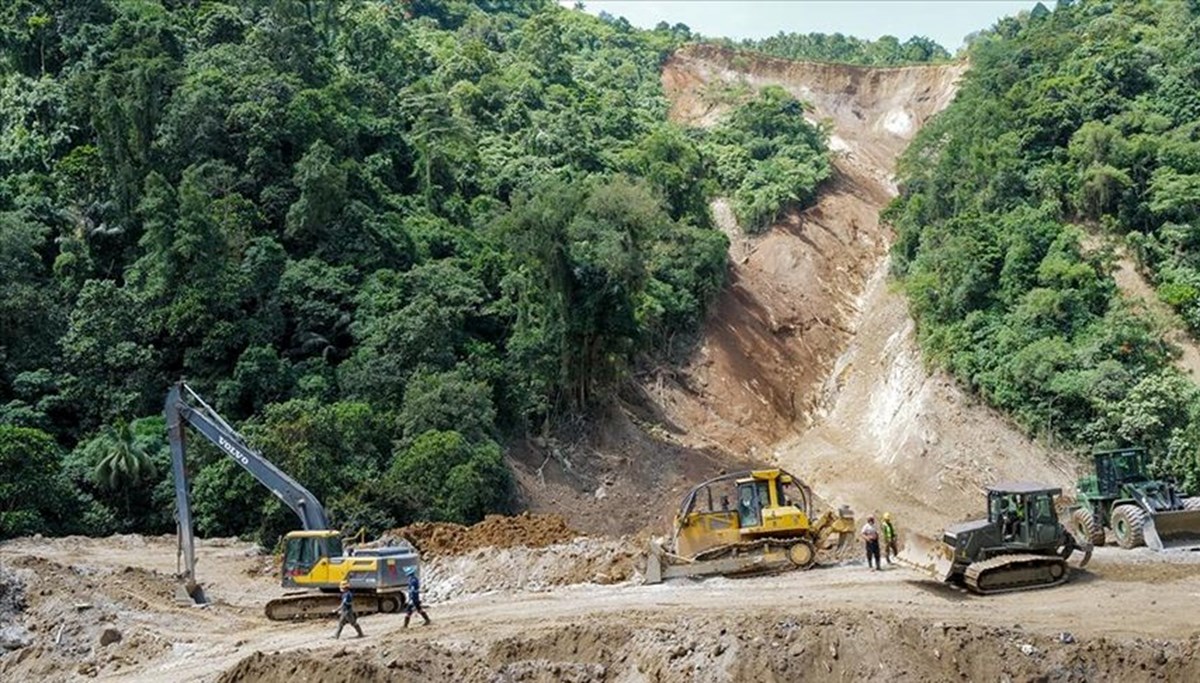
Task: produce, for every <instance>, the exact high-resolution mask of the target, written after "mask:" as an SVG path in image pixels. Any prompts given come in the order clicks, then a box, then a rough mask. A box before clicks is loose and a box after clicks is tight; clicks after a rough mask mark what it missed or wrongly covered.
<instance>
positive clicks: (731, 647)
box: [0, 536, 1200, 682]
mask: <svg viewBox="0 0 1200 683" xmlns="http://www.w3.org/2000/svg"><path fill="white" fill-rule="evenodd" d="M636 547H637V546H636V544H634V543H633V542H632V541H630V542H622V541H611V540H600V539H587V538H579V539H575V540H572V541H571V542H569V543H560V544H554V545H550V546H546V547H544V548H537V549H526V548H520V547H513V548H504V549H496V548H480V549H477V550H474V551H471V552H468V553H466V554H463V555H447V556H439V557H434V558H432V559H430V560H429V562H428V564H426V565H425V568H424V570H423V571H424V579H425V587H426V603H427V604H426V607H427V609H428V611H429V614H430V616H431V617H432V618H433V620H434V623H433V625H432V626H428V627H424V626H422V627H414V628H410V629H404V628H403V627H402V624H403V621H402V619H401V618H400V617H399V616H395V615H371V616H367V617H363V618H362V619H361V622H362V625H363V628H364V630H365V632H366V634H367V637H366V638H364V639H361V640H359V639H349V640H342V641H339V642H335V641H332V640H330V634H331V631H332V626H333V624H332V623H331V622H321V621H316V622H312V621H309V622H300V623H293V624H283V623H278V622H270V621H267V620H266V618H265V617H264V616H263V615H262V611H261V608H262V604H263V602H265V601H266V600H268V599H270V598H272V597H274V596H276V595H279V594H280V593H281V592H282V591H281V589H280V588H279V587H278V584H277V582H276V579H275V577H274V576H273V575H267V576H262V575H258V576H251V575H249V574H248V573H247V571H246V570H247V569H249V568H252V567H255V566H257V565H258V564H259V563H260V562H261V556H260V555H258V554H257V552H256V550H255V548H254V546H252V545H251V544H247V543H240V542H237V541H232V540H221V539H213V540H205V541H202V542H201V543H200V546H199V549H198V554H199V559H200V563H201V564H200V567H201V568H202V569H201V575H200V578H201V580H202V581H203V582H204V584H205V590H206V591H207V592H208V594H209V596H210V597H211V598H212V600H213V602H212V604H211V605H210V606H209V607H208V608H206V609H196V608H187V607H178V606H176V605H175V604H174V603H173V602H172V601H171V600H170V598H169V593H170V589H171V585H172V580H171V578H170V576H169V575H168V574H166V573H164V572H163V571H161V568H162V567H163V566H164V565H166V564H168V563H170V562H171V561H172V559H173V554H174V549H175V543H174V539H171V538H169V537H162V538H146V539H141V538H138V537H129V536H124V537H114V538H110V539H78V538H68V539H18V540H16V541H10V542H6V543H4V544H0V564H2V565H3V566H4V568H5V569H6V570H7V571H8V572H11V573H12V574H13V575H16V576H18V577H19V580H20V582H21V584H22V585H21V590H22V592H23V594H24V596H25V600H24V604H23V606H20V607H18V608H15V609H16V613H15V614H10V615H9V618H10V620H13V621H15V623H19V624H22V625H23V626H24V627H25V628H27V629H28V630H29V632H30V634H31V636H32V639H33V643H32V644H30V645H29V646H28V647H24V648H21V649H17V650H16V651H15V652H11V653H9V654H7V655H0V679H2V680H26V679H33V680H39V681H42V680H44V681H74V680H80V679H87V678H95V679H97V680H106V679H111V680H127V681H147V682H150V681H161V680H172V681H213V680H218V679H220V680H228V681H282V680H289V681H292V680H310V681H317V680H320V681H341V680H346V681H349V680H351V679H353V680H356V681H357V680H368V681H370V680H377V679H378V680H464V681H482V680H533V681H557V680H581V681H642V680H661V681H685V680H708V681H745V680H795V679H797V678H800V677H804V678H811V677H815V678H817V679H836V680H866V679H871V678H874V677H883V678H886V679H887V680H900V681H940V680H946V679H947V677H950V678H951V679H962V677H963V676H964V675H965V676H966V679H968V680H1002V679H1003V677H1004V676H1008V677H1009V678H1010V679H1011V680H1035V679H1039V677H1043V680H1061V681H1071V680H1080V681H1082V680H1131V681H1140V680H1156V679H1158V680H1163V679H1165V680H1190V679H1191V677H1193V676H1195V675H1196V674H1197V673H1198V672H1196V671H1195V669H1194V667H1195V666H1196V664H1195V663H1194V662H1195V657H1194V654H1195V650H1196V645H1197V639H1198V638H1200V627H1198V626H1197V625H1196V623H1195V620H1194V618H1193V616H1192V614H1191V613H1190V612H1189V611H1188V610H1184V609H1171V608H1170V606H1171V605H1178V604H1186V603H1187V601H1188V600H1190V599H1191V597H1190V596H1192V595H1194V594H1196V593H1197V592H1200V556H1197V555H1194V554H1182V555H1179V554H1175V555H1158V554H1154V553H1151V552H1149V551H1145V550H1143V551H1122V550H1119V549H1116V548H1104V549H1101V550H1100V551H1099V552H1098V553H1097V557H1096V558H1095V559H1094V560H1093V563H1092V565H1090V566H1089V568H1088V570H1087V571H1085V572H1082V573H1079V574H1078V575H1077V576H1076V577H1075V578H1074V579H1073V580H1072V581H1071V582H1070V583H1069V584H1067V585H1066V586H1064V587H1060V588H1055V589H1053V590H1052V591H1041V592H1032V593H1024V594H1012V595H1002V596H997V597H994V598H974V597H970V596H967V595H965V594H963V593H961V592H960V591H957V590H953V589H949V588H946V587H943V586H942V585H940V584H938V583H936V582H934V581H932V580H930V579H929V578H927V577H924V576H922V575H920V574H918V573H915V572H913V571H910V570H908V569H905V568H900V567H894V568H893V567H888V568H887V570H885V571H883V572H869V571H867V570H866V569H865V568H863V567H862V566H861V564H860V563H859V562H858V561H854V562H848V563H842V564H840V565H837V566H827V567H822V568H818V569H814V570H811V571H808V572H793V573H788V574H781V575H776V576H768V577H757V578H750V579H736V580H734V579H719V578H718V579H710V580H707V581H702V582H691V581H680V582H672V583H669V584H664V585H657V586H642V585H640V583H639V581H638V572H637V570H638V569H639V568H640V564H639V563H640V558H638V557H635V555H636V553H635V549H636ZM606 558H607V561H608V564H604V562H605V561H606ZM621 563H625V564H624V565H622V564H621ZM620 566H625V567H631V569H632V572H631V574H630V577H629V580H626V581H623V582H621V583H615V584H612V585H597V583H596V582H595V581H593V579H594V578H595V576H588V575H586V574H587V570H594V569H595V568H596V567H602V568H603V567H607V568H609V569H611V568H613V567H620ZM522 576H524V577H526V578H528V579H530V580H529V581H526V582H525V583H523V584H522V583H521V581H520V580H519V579H520V578H521V577H522ZM538 576H541V577H545V578H546V579H547V580H546V582H545V583H539V581H540V579H538V578H537V577H538ZM550 581H553V582H554V583H553V585H551V584H550ZM84 601H86V602H84ZM1064 632H1066V633H1069V634H1071V635H1070V637H1069V638H1067V639H1066V640H1069V641H1073V642H1063V640H1062V637H1061V634H1062V633H1064ZM106 634H107V635H106Z"/></svg>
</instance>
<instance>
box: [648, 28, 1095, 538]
mask: <svg viewBox="0 0 1200 683" xmlns="http://www.w3.org/2000/svg"><path fill="white" fill-rule="evenodd" d="M962 71H963V67H962V66H960V65H942V66H919V67H903V68H894V69H871V68H865V67H852V66H844V65H829V64H808V63H801V62H791V61H787V60H780V59H772V58H766V57H759V56H747V55H739V54H736V53H734V52H731V51H728V50H725V49H721V48H715V47H711V46H696V47H693V48H689V49H686V50H683V51H681V52H679V53H677V54H676V55H675V56H674V57H672V58H671V59H670V60H669V61H668V62H667V64H666V66H665V69H664V72H663V84H664V87H665V89H666V91H667V94H668V96H669V97H670V98H671V101H672V107H671V116H672V117H673V118H674V119H676V120H678V121H681V122H687V123H692V124H697V125H707V124H711V123H712V122H714V121H716V120H718V119H719V116H720V115H721V114H722V113H723V111H725V110H726V109H728V107H729V106H730V105H731V103H732V101H733V100H732V99H731V98H730V97H729V93H731V92H732V93H737V92H745V91H747V90H748V89H752V88H760V87H763V86H766V85H778V86H781V87H783V88H785V89H787V90H788V91H789V92H791V93H792V94H794V95H795V96H797V97H799V98H801V99H803V100H804V101H806V102H808V103H810V104H811V105H812V113H811V116H812V118H813V119H815V120H821V121H827V122H828V123H829V124H831V125H832V134H831V146H832V147H833V148H834V149H835V150H840V154H839V156H838V158H837V160H836V163H835V168H836V176H835V178H834V179H833V181H832V182H831V183H830V185H829V186H828V187H827V188H826V190H825V191H824V192H822V193H821V196H820V198H819V199H818V201H817V204H816V206H814V207H812V208H810V209H808V210H806V211H803V212H801V213H799V214H798V215H795V216H792V217H790V218H789V219H788V220H786V221H784V222H783V223H782V224H780V225H777V226H775V227H774V228H773V229H772V230H771V231H770V232H769V233H767V234H766V235H764V236H762V237H758V238H753V239H751V238H745V237H741V236H738V237H736V238H735V240H734V247H733V250H732V251H733V253H732V277H731V282H732V284H731V286H730V287H729V289H728V290H727V291H726V292H725V293H724V294H723V295H722V296H721V298H720V300H719V301H718V303H717V305H716V307H715V309H716V310H715V312H714V314H713V316H712V318H711V319H710V320H709V322H708V325H707V327H706V330H705V340H704V343H703V345H702V347H701V348H700V349H699V351H698V352H697V354H696V358H695V359H694V360H693V362H692V363H691V364H690V365H689V367H688V373H687V378H686V379H685V380H684V381H682V382H679V383H678V384H676V385H675V387H674V388H675V391H673V392H669V393H668V392H664V398H663V404H664V406H665V409H666V412H667V414H668V415H670V416H671V418H672V420H674V421H675V422H676V423H677V424H681V425H684V426H685V427H686V428H687V429H688V430H689V431H693V432H696V433H698V435H702V436H703V437H704V438H705V439H707V440H709V441H717V442H720V443H723V444H725V445H726V446H727V447H728V448H730V449H731V450H733V451H735V452H737V451H745V450H751V451H754V452H757V453H762V454H764V455H766V454H771V455H773V456H774V457H776V458H777V459H778V461H779V462H780V463H782V464H783V465H784V466H786V467H788V468H790V469H792V470H793V471H795V472H796V473H797V474H799V475H800V476H801V477H803V478H805V479H807V480H809V481H810V483H812V484H813V485H814V487H815V488H816V490H817V492H818V493H819V494H821V495H822V496H823V497H824V498H826V499H827V500H831V501H835V502H837V503H848V504H850V505H851V506H852V507H854V508H855V509H856V511H857V512H859V513H862V512H868V511H876V510H884V509H887V510H892V511H894V512H898V513H900V518H901V519H903V520H904V521H903V522H902V523H903V524H905V525H906V526H907V527H909V528H916V529H919V530H921V531H922V532H924V533H928V534H930V535H933V534H935V533H937V531H938V530H939V529H940V528H941V526H942V525H943V524H945V523H946V522H947V521H948V520H949V519H953V518H958V517H961V516H964V515H967V514H970V513H972V512H974V511H977V510H978V509H979V507H980V505H981V496H980V491H981V487H982V486H983V485H985V484H986V483H990V482H993V481H995V480H997V479H1003V478H1011V477H1023V478H1034V479H1042V480H1046V481H1050V482H1053V483H1058V484H1068V483H1069V481H1070V480H1071V478H1072V472H1071V471H1070V468H1069V467H1066V466H1060V465H1058V464H1055V463H1056V458H1055V457H1054V456H1053V455H1052V454H1050V453H1048V452H1046V450H1045V449H1044V448H1042V447H1041V446H1039V445H1038V444H1036V443H1033V442H1031V441H1030V440H1029V439H1028V438H1026V437H1024V436H1023V435H1021V433H1020V432H1019V431H1018V430H1016V429H1015V428H1013V427H1012V426H1011V425H1010V424H1009V423H1008V422H1007V421H1006V420H1005V419H1004V418H1003V417H1002V416H1000V415H998V414H996V413H995V412H993V411H991V410H988V409H987V408H985V407H983V406H980V405H977V404H976V403H975V402H973V401H972V400H971V399H970V398H969V397H967V396H965V395H964V394H963V393H962V392H961V391H959V390H958V389H957V388H956V387H955V386H954V384H953V383H952V382H951V381H950V380H949V379H948V378H946V377H945V376H943V375H941V374H939V373H930V372H927V371H926V370H925V369H924V368H923V367H922V365H921V362H920V356H919V354H918V351H917V348H916V346H915V344H914V328H913V323H912V320H911V318H910V317H909V315H908V313H907V310H906V304H905V301H904V299H903V297H902V296H901V295H899V294H897V293H894V292H891V291H889V289H888V286H887V279H886V277H885V274H886V272H887V251H888V248H889V246H890V244H891V241H892V235H891V233H890V231H889V230H888V229H887V228H886V227H885V226H882V225H880V223H879V218H878V216H879V211H880V210H881V209H882V208H883V207H884V206H886V204H887V202H888V201H890V199H891V198H892V197H893V196H894V193H895V189H894V185H893V183H892V174H893V172H894V168H895V160H896V157H897V156H898V155H899V154H900V152H902V151H903V149H904V148H905V146H906V145H907V144H908V143H909V141H910V140H911V139H912V137H913V136H914V135H915V134H916V132H917V131H918V130H919V128H920V126H921V125H922V124H924V123H925V122H926V121H927V120H928V119H929V118H930V117H932V116H933V115H934V114H936V113H937V112H938V111H940V110H941V109H942V108H944V107H945V106H946V105H947V104H949V102H950V100H951V99H952V98H953V96H954V92H955V83H956V81H957V79H958V78H959V77H960V76H961V74H962ZM717 209H718V216H720V215H721V212H720V211H719V209H720V207H717Z"/></svg>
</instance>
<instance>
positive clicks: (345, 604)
mask: <svg viewBox="0 0 1200 683" xmlns="http://www.w3.org/2000/svg"><path fill="white" fill-rule="evenodd" d="M338 588H340V589H342V602H341V604H340V605H338V608H337V609H336V610H334V612H335V613H336V614H337V615H338V626H337V632H336V633H334V634H333V637H334V639H335V640H336V639H338V638H341V637H342V627H343V626H345V625H346V624H350V625H351V626H353V627H354V630H355V631H358V637H359V638H362V637H363V632H362V627H361V626H359V625H358V617H357V616H355V614H354V593H353V592H351V591H350V582H349V581H343V582H342V583H341V584H340V585H339V586H338Z"/></svg>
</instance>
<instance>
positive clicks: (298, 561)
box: [282, 531, 342, 588]
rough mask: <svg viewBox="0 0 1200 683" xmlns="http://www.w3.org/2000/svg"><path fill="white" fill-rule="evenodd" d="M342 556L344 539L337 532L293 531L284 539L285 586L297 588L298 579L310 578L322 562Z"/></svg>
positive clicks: (283, 574) (283, 573)
mask: <svg viewBox="0 0 1200 683" xmlns="http://www.w3.org/2000/svg"><path fill="white" fill-rule="evenodd" d="M341 556H342V539H341V538H340V537H339V536H338V534H337V532H335V531H309V532H303V531H293V532H291V533H289V534H288V535H287V536H284V539H283V572H282V576H283V586H284V587H285V588H290V587H293V586H296V585H297V584H296V577H308V576H311V575H312V574H313V570H314V569H315V568H316V567H317V565H319V564H321V563H322V561H324V562H325V563H328V562H329V560H330V559H331V558H340V557H341Z"/></svg>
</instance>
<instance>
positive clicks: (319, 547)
mask: <svg viewBox="0 0 1200 683" xmlns="http://www.w3.org/2000/svg"><path fill="white" fill-rule="evenodd" d="M166 418H167V434H168V440H169V441H170V444H171V468H172V473H173V474H174V480H175V506H176V517H177V522H178V525H179V556H180V557H179V564H180V565H181V566H180V567H179V585H178V586H177V588H176V592H175V597H176V601H177V602H179V603H180V604H187V605H192V604H205V603H206V602H207V598H206V597H205V595H204V590H203V589H202V588H201V586H200V584H199V583H197V582H196V552H195V534H194V533H193V530H192V512H191V504H190V501H189V493H188V479H187V471H186V468H185V463H186V440H185V438H184V429H183V426H184V424H185V423H186V424H190V425H191V426H192V427H193V428H194V429H195V430H196V431H197V432H199V433H200V435H201V436H203V437H204V438H206V439H208V440H209V441H211V442H212V443H213V444H214V445H216V446H217V448H219V449H220V450H221V452H223V453H224V454H226V455H227V456H229V457H230V458H232V459H233V461H234V462H236V463H237V464H238V465H239V466H241V467H242V468H243V469H245V470H246V471H247V472H249V473H250V474H251V475H252V476H253V477H254V478H255V479H257V480H258V482H259V483H261V484H262V485H263V486H265V487H267V488H268V489H270V490H271V493H273V494H275V496H276V497H277V498H279V500H281V501H283V504H284V505H286V506H288V508H290V509H291V510H292V511H294V512H295V513H296V515H297V516H298V517H299V518H300V522H301V524H302V525H303V527H304V529H303V531H293V532H290V533H288V534H287V535H285V536H284V538H283V546H284V549H283V558H282V561H281V564H280V577H281V582H282V585H283V587H284V588H297V589H304V590H303V591H301V592H297V593H291V594H285V595H284V596H283V597H280V598H276V599H274V600H271V601H269V602H268V603H267V604H266V608H265V611H266V615H267V618H268V619H274V620H290V619H303V618H310V617H327V616H329V615H330V614H331V613H332V612H333V611H334V610H335V609H336V608H337V606H338V604H339V600H340V597H339V595H338V594H337V590H338V587H339V584H341V583H342V582H343V581H345V582H348V583H349V584H350V589H351V591H353V592H354V594H355V600H354V611H355V612H357V613H358V614H371V613H374V612H398V611H400V609H401V608H402V607H404V603H405V596H404V588H405V587H406V586H407V584H408V579H407V577H406V576H405V573H404V570H405V567H409V566H411V567H418V566H419V556H418V554H417V552H416V550H415V549H414V548H413V547H412V545H411V544H409V543H408V542H407V541H397V542H394V543H393V544H391V545H386V546H382V547H374V548H369V549H367V548H362V549H356V550H355V551H354V552H353V553H352V554H350V555H347V554H346V553H345V552H344V550H343V546H342V538H341V535H340V534H339V532H337V531H336V530H333V529H331V528H330V527H329V520H328V518H327V516H326V514H325V508H324V507H323V506H322V505H321V503H320V501H318V500H317V498H316V497H315V496H314V495H313V494H312V493H311V492H309V490H308V489H306V488H304V487H303V486H301V485H300V484H299V483H298V482H296V481H295V480H294V479H292V478H291V477H289V476H288V475H287V474H285V473H284V472H283V471H282V470H280V469H279V468H278V467H276V466H275V465H274V464H272V463H271V462H270V461H268V460H267V459H266V458H264V457H263V456H262V454H261V453H259V452H258V451H255V450H254V449H252V448H250V447H249V446H247V445H246V440H245V439H243V438H242V436H241V435H240V434H238V433H237V431H236V430H234V429H233V427H231V426H229V423H228V422H226V421H225V420H224V419H223V418H222V417H221V416H220V415H219V414H217V411H215V410H213V408H212V407H211V406H209V405H208V404H207V403H205V402H204V400H203V399H202V398H200V396H199V395H197V394H196V392H194V391H192V390H191V388H190V387H188V386H187V385H186V384H185V383H183V382H179V383H176V384H175V385H174V386H173V387H172V388H171V390H170V392H169V393H168V394H167V403H166Z"/></svg>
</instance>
